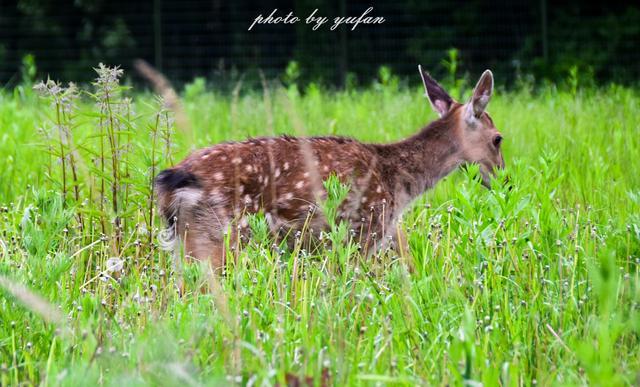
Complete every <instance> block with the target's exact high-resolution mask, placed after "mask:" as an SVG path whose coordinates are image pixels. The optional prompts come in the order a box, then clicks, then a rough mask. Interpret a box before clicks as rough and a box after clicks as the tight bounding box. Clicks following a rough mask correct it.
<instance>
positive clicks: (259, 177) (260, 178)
mask: <svg viewBox="0 0 640 387" xmlns="http://www.w3.org/2000/svg"><path fill="white" fill-rule="evenodd" d="M262 180H264V179H263V177H262V175H260V176H258V183H262Z"/></svg>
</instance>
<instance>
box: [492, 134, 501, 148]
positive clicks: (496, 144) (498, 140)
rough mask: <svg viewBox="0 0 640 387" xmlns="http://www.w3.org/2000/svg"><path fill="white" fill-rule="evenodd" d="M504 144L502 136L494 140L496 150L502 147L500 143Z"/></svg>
mask: <svg viewBox="0 0 640 387" xmlns="http://www.w3.org/2000/svg"><path fill="white" fill-rule="evenodd" d="M501 142H502V136H501V135H499V134H498V135H497V136H495V137H494V138H493V146H495V147H496V148H497V147H499V146H500V143H501Z"/></svg>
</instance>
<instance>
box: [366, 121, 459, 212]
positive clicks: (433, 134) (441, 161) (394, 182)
mask: <svg viewBox="0 0 640 387" xmlns="http://www.w3.org/2000/svg"><path fill="white" fill-rule="evenodd" d="M448 121H449V120H445V119H440V120H437V121H434V122H432V123H431V124H429V125H428V126H427V127H426V128H424V129H422V130H421V131H420V132H419V133H418V134H416V135H414V136H412V137H410V138H408V139H406V140H403V141H399V142H396V143H392V144H384V145H378V146H377V150H378V153H379V155H380V162H381V163H382V164H383V169H384V175H385V180H386V182H387V184H388V187H389V188H390V189H392V190H394V191H395V192H397V193H401V194H404V195H406V197H407V199H409V200H413V199H415V198H416V197H417V196H418V195H421V194H422V193H424V192H425V191H426V190H428V189H429V188H431V187H433V186H434V185H435V184H436V183H437V182H438V181H439V180H440V179H442V178H443V177H445V176H446V175H448V174H449V173H451V172H452V171H453V170H454V169H456V168H457V167H458V166H459V165H460V164H462V162H463V160H462V157H461V154H460V150H459V149H460V146H459V144H458V142H457V140H456V138H455V137H456V136H455V134H454V130H452V129H453V128H450V127H449V123H448Z"/></svg>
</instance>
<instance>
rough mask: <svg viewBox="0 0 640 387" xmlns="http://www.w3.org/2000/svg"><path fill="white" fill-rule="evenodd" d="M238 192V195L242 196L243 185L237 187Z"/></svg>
mask: <svg viewBox="0 0 640 387" xmlns="http://www.w3.org/2000/svg"><path fill="white" fill-rule="evenodd" d="M238 192H239V193H240V194H242V193H243V192H244V185H242V184H240V186H239V187H238Z"/></svg>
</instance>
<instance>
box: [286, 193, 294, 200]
mask: <svg viewBox="0 0 640 387" xmlns="http://www.w3.org/2000/svg"><path fill="white" fill-rule="evenodd" d="M284 198H285V199H287V200H291V199H293V193H292V192H288V193H287V194H286V195H284Z"/></svg>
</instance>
